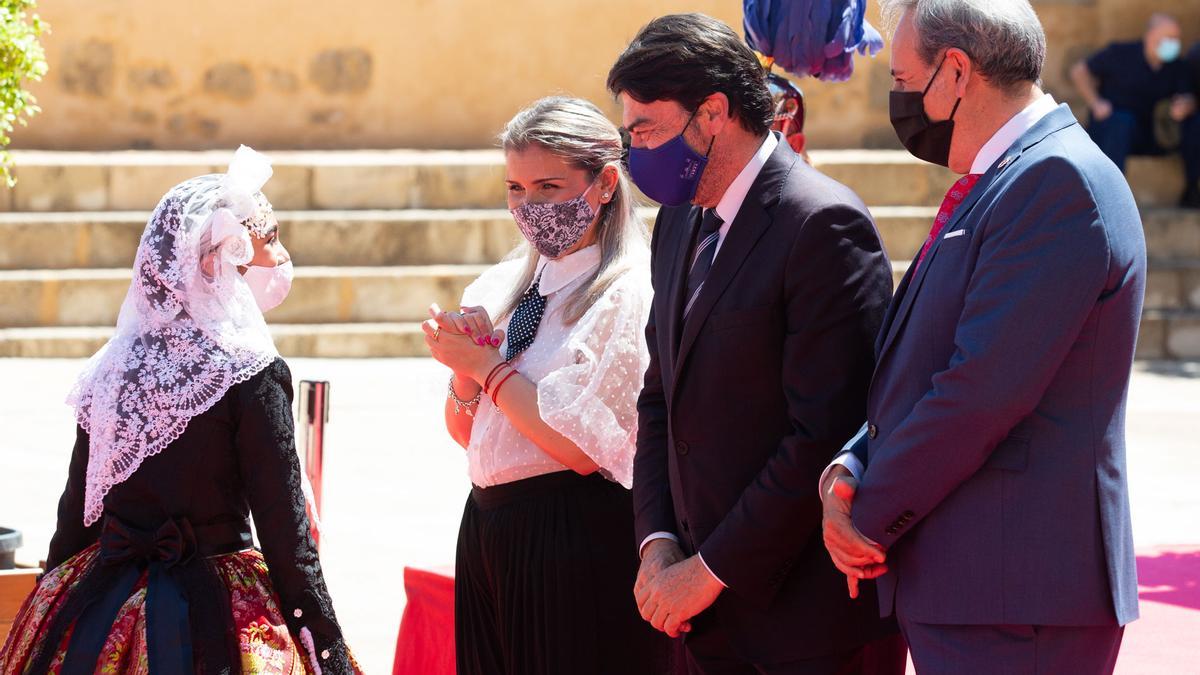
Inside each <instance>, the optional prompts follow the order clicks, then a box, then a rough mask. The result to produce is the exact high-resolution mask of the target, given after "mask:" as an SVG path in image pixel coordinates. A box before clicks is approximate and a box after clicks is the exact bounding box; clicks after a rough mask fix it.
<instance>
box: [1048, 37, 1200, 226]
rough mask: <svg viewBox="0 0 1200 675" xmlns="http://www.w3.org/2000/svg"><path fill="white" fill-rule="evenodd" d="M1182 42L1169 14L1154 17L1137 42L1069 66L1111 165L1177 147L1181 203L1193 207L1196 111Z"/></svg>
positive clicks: (1199, 129)
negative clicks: (1181, 177) (1181, 179)
mask: <svg viewBox="0 0 1200 675" xmlns="http://www.w3.org/2000/svg"><path fill="white" fill-rule="evenodd" d="M1181 39H1182V38H1181V31H1180V27H1179V22H1178V21H1177V20H1176V19H1175V17H1173V16H1171V15H1169V14H1163V13H1157V14H1154V15H1153V16H1151V17H1150V21H1149V23H1148V24H1147V26H1146V34H1145V35H1144V36H1143V37H1142V39H1141V40H1138V41H1136V42H1118V43H1114V44H1111V45H1109V46H1108V47H1105V48H1104V49H1102V50H1100V51H1099V52H1096V53H1095V54H1093V55H1092V56H1090V57H1088V58H1087V59H1085V60H1083V61H1080V62H1078V63H1076V64H1075V65H1074V66H1073V67H1072V68H1071V79H1072V81H1074V83H1075V86H1076V88H1077V89H1078V90H1079V94H1080V95H1081V96H1083V100H1084V101H1085V102H1086V103H1087V106H1088V109H1089V111H1090V112H1091V122H1090V124H1089V125H1088V133H1089V134H1090V135H1091V137H1092V140H1094V141H1095V142H1096V145H1098V146H1100V149H1101V150H1103V151H1104V154H1106V155H1108V157H1109V159H1111V160H1112V161H1113V163H1115V164H1116V165H1117V168H1119V169H1121V170H1122V171H1124V170H1125V160H1126V158H1128V157H1129V155H1163V154H1167V153H1168V152H1173V151H1176V150H1178V152H1179V153H1180V154H1181V155H1182V156H1183V163H1184V180H1185V187H1184V192H1183V195H1182V196H1181V197H1180V206H1184V207H1188V208H1200V185H1198V184H1197V182H1198V181H1200V116H1198V115H1197V114H1196V96H1195V93H1196V89H1195V80H1194V76H1193V73H1192V72H1191V71H1190V70H1189V68H1188V64H1187V63H1186V62H1185V61H1184V60H1183V59H1182V58H1181V56H1182V42H1181ZM1193 52H1194V50H1193ZM1156 127H1157V130H1156Z"/></svg>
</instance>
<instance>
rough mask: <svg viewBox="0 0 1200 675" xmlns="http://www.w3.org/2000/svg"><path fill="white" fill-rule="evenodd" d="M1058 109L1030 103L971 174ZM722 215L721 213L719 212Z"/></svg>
mask: <svg viewBox="0 0 1200 675" xmlns="http://www.w3.org/2000/svg"><path fill="white" fill-rule="evenodd" d="M1057 107H1058V104H1057V103H1055V101H1054V97H1053V96H1051V95H1050V94H1043V95H1042V97H1041V98H1039V99H1038V100H1036V101H1034V102H1033V103H1030V104H1029V105H1028V106H1026V108H1025V109H1024V110H1022V111H1021V112H1019V113H1017V114H1016V115H1013V117H1012V119H1010V120H1009V121H1008V122H1006V123H1005V124H1004V126H1002V127H1000V129H999V130H998V131H996V133H994V134H992V137H991V138H989V139H988V142H987V143H984V144H983V147H982V148H980V149H979V153H978V154H977V155H975V161H974V162H973V163H972V164H971V173H980V174H982V173H987V170H988V169H990V168H992V165H993V164H995V163H996V161H997V160H998V159H1000V156H1001V155H1003V154H1004V153H1005V152H1007V151H1008V149H1009V148H1011V147H1012V145H1013V143H1016V142H1017V140H1019V139H1020V138H1021V137H1022V136H1024V135H1025V132H1027V131H1029V130H1030V129H1032V128H1033V125H1035V124H1037V123H1038V122H1040V121H1042V118H1043V117H1045V116H1046V115H1049V114H1050V113H1052V112H1054V109H1055V108H1057ZM718 213H720V211H718Z"/></svg>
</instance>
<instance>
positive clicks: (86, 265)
mask: <svg viewBox="0 0 1200 675" xmlns="http://www.w3.org/2000/svg"><path fill="white" fill-rule="evenodd" d="M642 213H643V215H644V216H645V217H646V219H647V221H648V222H653V219H654V213H655V209H653V208H646V209H643V211H642ZM871 213H872V215H873V216H874V217H875V220H876V223H877V224H878V226H879V231H880V234H881V235H882V237H883V241H884V245H885V247H886V248H887V251H888V256H889V257H890V258H892V259H893V260H902V259H905V258H909V257H911V256H912V255H913V253H914V252H915V251H917V250H918V249H919V248H920V246H921V244H922V243H923V242H924V241H925V237H926V235H927V234H928V232H929V225H930V223H931V222H932V221H933V217H934V215H936V209H935V208H932V207H923V206H878V207H873V208H872V209H871ZM148 215H149V214H148V213H147V212H144V211H112V212H103V211H94V212H56V213H0V241H3V242H4V245H3V246H2V247H0V270H21V269H91V268H104V269H106V268H128V267H130V266H132V264H133V256H134V253H135V251H136V250H137V244H138V239H139V238H140V237H141V234H142V230H143V228H145V223H146V218H147V217H148ZM279 218H280V221H281V223H282V224H283V228H284V231H283V241H284V243H285V244H286V245H287V247H288V250H289V251H290V252H291V253H292V256H293V257H294V258H295V260H296V263H297V264H298V265H304V266H310V265H325V266H335V267H336V266H393V265H451V264H472V265H480V264H487V263H493V262H496V261H498V260H500V259H501V258H503V257H504V256H505V255H506V254H507V253H508V252H509V251H510V250H512V248H513V246H515V245H516V243H517V241H518V238H519V236H518V234H517V230H516V227H515V226H514V224H513V222H512V218H511V217H510V216H509V214H508V212H507V211H505V210H503V209H476V210H440V209H439V210H429V209H405V210H372V211H280V212H279ZM1143 223H1144V227H1145V230H1146V241H1147V247H1148V250H1149V253H1150V255H1151V256H1154V257H1161V258H1200V211H1186V210H1180V209H1147V210H1146V211H1145V212H1144V213H1143Z"/></svg>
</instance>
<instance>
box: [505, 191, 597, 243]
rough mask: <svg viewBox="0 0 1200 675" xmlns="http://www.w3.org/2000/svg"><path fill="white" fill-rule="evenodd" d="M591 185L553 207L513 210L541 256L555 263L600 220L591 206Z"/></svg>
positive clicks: (515, 218)
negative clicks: (589, 198)
mask: <svg viewBox="0 0 1200 675" xmlns="http://www.w3.org/2000/svg"><path fill="white" fill-rule="evenodd" d="M591 189H592V186H591V185H589V186H588V187H587V189H586V190H584V191H583V192H582V193H581V194H580V195H579V196H578V197H576V198H574V199H568V200H567V201H565V202H558V203H553V204H531V203H528V202H526V203H525V204H522V205H520V206H518V207H517V208H515V209H512V211H511V212H512V215H513V219H514V220H516V221H517V227H519V228H520V229H521V234H522V235H524V236H525V239H527V240H528V241H529V243H530V244H532V245H533V247H534V248H535V249H537V252H538V253H541V254H542V255H544V256H546V257H547V258H550V259H551V260H553V259H556V258H558V257H560V256H561V255H562V254H563V251H566V250H567V249H569V248H571V247H572V246H574V245H575V244H578V243H579V240H580V239H582V238H583V235H584V233H585V232H587V229H588V226H589V225H591V224H592V221H593V220H595V219H596V211H595V209H593V208H592V205H591V204H589V203H588V201H587V199H586V195H587V193H588V190H591Z"/></svg>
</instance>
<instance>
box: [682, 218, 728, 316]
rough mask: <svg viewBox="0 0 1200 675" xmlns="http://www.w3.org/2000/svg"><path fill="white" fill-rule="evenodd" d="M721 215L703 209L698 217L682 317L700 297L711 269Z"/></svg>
mask: <svg viewBox="0 0 1200 675" xmlns="http://www.w3.org/2000/svg"><path fill="white" fill-rule="evenodd" d="M721 224H722V220H721V217H720V216H718V215H717V210H716V209H705V210H704V217H703V218H701V219H700V232H699V233H698V234H696V242H697V243H696V251H695V253H693V254H692V268H691V269H690V270H688V277H687V295H685V296H684V297H685V298H687V300H686V301H685V302H684V305H683V317H684V318H685V319H686V318H687V315H688V312H690V311H692V305H694V304H696V298H698V297H700V289H701V288H704V280H705V279H706V278H707V277H708V271H709V270H710V269H712V264H713V257H714V256H716V254H717V242H718V241H720V239H721Z"/></svg>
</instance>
